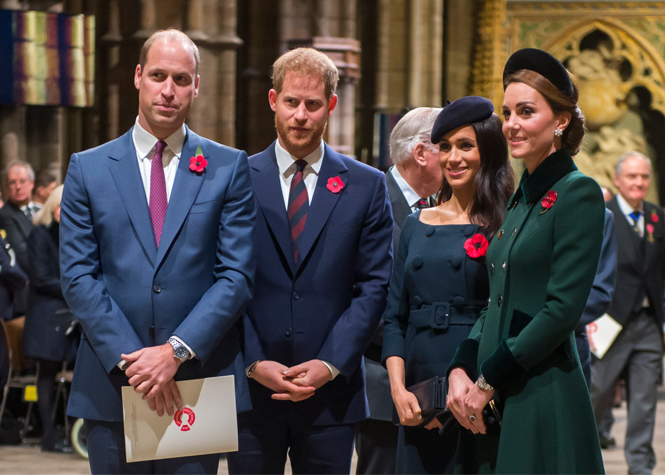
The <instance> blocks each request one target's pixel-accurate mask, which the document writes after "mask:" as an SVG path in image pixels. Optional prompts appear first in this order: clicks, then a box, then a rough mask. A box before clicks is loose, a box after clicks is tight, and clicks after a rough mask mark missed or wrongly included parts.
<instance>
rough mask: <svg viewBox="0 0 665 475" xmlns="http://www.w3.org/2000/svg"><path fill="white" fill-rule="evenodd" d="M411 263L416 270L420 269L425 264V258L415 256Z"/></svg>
mask: <svg viewBox="0 0 665 475" xmlns="http://www.w3.org/2000/svg"><path fill="white" fill-rule="evenodd" d="M411 265H412V266H413V268H414V269H416V270H418V269H420V268H421V267H422V266H423V258H422V257H420V256H415V257H414V258H413V260H412V261H411Z"/></svg>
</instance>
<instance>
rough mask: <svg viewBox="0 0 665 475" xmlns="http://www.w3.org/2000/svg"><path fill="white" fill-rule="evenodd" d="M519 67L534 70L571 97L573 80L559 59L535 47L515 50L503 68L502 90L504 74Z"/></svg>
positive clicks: (508, 73)
mask: <svg viewBox="0 0 665 475" xmlns="http://www.w3.org/2000/svg"><path fill="white" fill-rule="evenodd" d="M520 69H528V70H529V71H534V72H536V73H538V74H540V75H541V76H543V77H544V78H545V79H548V80H549V81H550V82H551V83H552V84H554V86H555V87H556V88H557V89H558V90H559V91H561V93H562V94H563V95H564V96H568V97H573V82H572V81H571V80H570V75H569V74H568V71H567V70H566V68H565V66H564V65H563V64H561V61H559V60H558V59H556V58H555V57H554V56H552V55H551V54H549V53H548V52H546V51H543V50H541V49H535V48H524V49H521V50H518V51H515V52H514V53H513V54H512V55H511V56H510V58H508V61H507V62H506V66H505V67H504V68H503V79H504V84H503V90H504V91H505V90H506V84H505V80H506V76H509V75H510V74H514V73H516V72H517V71H519V70H520Z"/></svg>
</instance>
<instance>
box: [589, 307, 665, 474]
mask: <svg viewBox="0 0 665 475" xmlns="http://www.w3.org/2000/svg"><path fill="white" fill-rule="evenodd" d="M662 338H663V335H662V333H661V332H660V330H659V329H658V325H657V324H656V321H655V319H654V318H653V317H651V316H649V315H648V314H647V313H646V312H644V311H643V312H640V313H639V314H637V315H633V316H631V317H630V319H629V320H628V321H627V322H626V325H625V326H624V328H623V330H621V333H619V336H617V339H616V340H615V341H614V343H613V344H612V346H611V347H610V349H609V350H608V351H607V353H606V354H605V356H603V358H602V359H600V360H596V361H594V363H593V365H592V366H591V400H592V402H593V410H594V413H595V415H596V421H602V419H603V416H604V415H605V413H606V411H607V410H608V408H611V407H612V403H613V401H614V389H615V387H616V383H617V379H618V377H619V374H620V373H621V372H622V371H623V370H624V368H625V370H626V374H627V380H626V382H627V387H626V390H627V403H628V424H627V427H626V444H625V447H624V452H625V455H626V462H627V463H628V472H629V473H631V474H638V473H640V474H643V473H651V472H652V470H653V468H654V467H655V465H656V454H655V453H654V450H653V434H654V428H655V424H656V404H657V402H658V388H657V386H658V383H659V380H660V375H661V371H662V359H663V341H662ZM600 429H602V427H599V430H600Z"/></svg>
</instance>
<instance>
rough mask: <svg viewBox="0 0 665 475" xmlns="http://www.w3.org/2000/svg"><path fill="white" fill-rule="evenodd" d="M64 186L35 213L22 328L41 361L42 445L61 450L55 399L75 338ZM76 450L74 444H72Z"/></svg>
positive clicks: (29, 352) (26, 344)
mask: <svg viewBox="0 0 665 475" xmlns="http://www.w3.org/2000/svg"><path fill="white" fill-rule="evenodd" d="M61 199H62V185H60V186H59V187H58V188H56V189H55V190H54V191H53V193H51V196H50V197H49V198H48V200H46V203H45V204H44V207H43V208H42V209H41V210H40V211H38V212H37V214H35V216H34V218H33V219H32V222H33V224H34V226H35V227H34V228H33V229H32V231H31V232H30V236H28V255H29V265H28V276H29V277H30V285H29V293H28V308H27V310H26V315H25V327H24V330H23V352H24V354H25V356H27V357H28V358H33V359H35V360H36V361H37V362H39V379H38V380H37V394H38V399H37V401H38V407H39V415H40V416H41V419H42V427H43V429H44V431H43V434H42V450H43V451H47V452H62V451H64V450H65V446H63V440H62V438H59V437H58V433H57V431H56V428H55V423H54V421H53V418H52V414H53V404H54V399H55V376H56V374H57V373H58V371H60V369H61V368H62V362H63V361H66V360H67V359H68V357H69V356H70V351H69V350H70V348H71V343H72V342H71V341H70V340H69V338H68V336H67V335H66V334H65V332H66V331H67V329H68V328H69V327H70V325H71V323H72V314H71V312H70V311H69V308H68V307H67V302H65V298H64V297H63V295H62V286H61V284H60V249H59V246H60V200H61ZM69 450H71V448H70V449H69Z"/></svg>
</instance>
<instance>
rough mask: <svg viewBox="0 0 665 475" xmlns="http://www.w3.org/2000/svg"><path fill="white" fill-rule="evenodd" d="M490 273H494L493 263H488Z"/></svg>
mask: <svg viewBox="0 0 665 475" xmlns="http://www.w3.org/2000/svg"><path fill="white" fill-rule="evenodd" d="M490 273H491V274H492V275H494V264H490Z"/></svg>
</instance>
